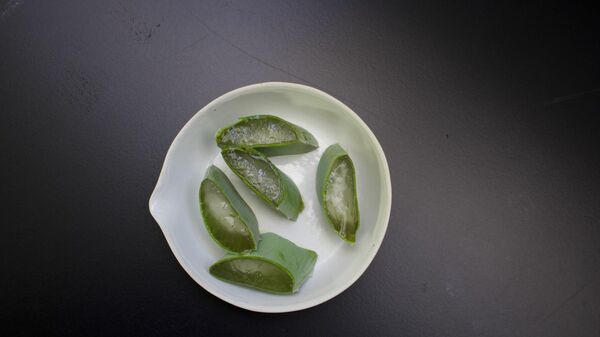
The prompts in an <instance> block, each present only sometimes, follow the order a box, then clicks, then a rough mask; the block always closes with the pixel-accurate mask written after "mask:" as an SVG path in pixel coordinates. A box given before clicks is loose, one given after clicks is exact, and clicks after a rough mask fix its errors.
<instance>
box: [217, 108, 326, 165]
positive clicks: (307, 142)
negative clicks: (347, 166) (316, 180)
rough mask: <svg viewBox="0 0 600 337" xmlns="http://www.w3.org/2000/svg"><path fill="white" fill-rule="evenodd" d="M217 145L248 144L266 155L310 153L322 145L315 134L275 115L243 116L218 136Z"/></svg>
mask: <svg viewBox="0 0 600 337" xmlns="http://www.w3.org/2000/svg"><path fill="white" fill-rule="evenodd" d="M215 138H216V140H217V145H218V146H219V147H220V148H222V149H224V148H228V147H231V146H248V147H252V148H253V149H256V150H258V151H260V152H262V153H264V154H265V155H266V156H281V155H287V154H298V153H305V152H310V151H312V150H314V149H316V148H318V147H319V143H318V142H317V140H316V139H315V137H314V136H313V135H312V134H311V133H310V132H308V131H306V130H305V129H304V128H301V127H299V126H298V125H295V124H292V123H290V122H288V121H286V120H283V119H281V118H279V117H275V116H271V115H256V116H246V117H241V118H240V120H239V121H238V122H237V123H235V124H233V125H230V126H226V127H224V128H222V129H220V130H219V131H217V135H216V137H215Z"/></svg>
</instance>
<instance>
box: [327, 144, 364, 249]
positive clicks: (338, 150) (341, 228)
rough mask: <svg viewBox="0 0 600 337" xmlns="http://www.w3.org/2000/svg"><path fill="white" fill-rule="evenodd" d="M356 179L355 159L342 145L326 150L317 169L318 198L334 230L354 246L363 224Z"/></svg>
mask: <svg viewBox="0 0 600 337" xmlns="http://www.w3.org/2000/svg"><path fill="white" fill-rule="evenodd" d="M355 176H356V175H355V172H354V164H353V163H352V159H350V156H349V155H348V153H347V152H346V151H345V150H344V149H343V148H342V147H341V146H340V145H339V144H333V145H331V146H330V147H328V148H327V150H325V152H324V153H323V156H322V157H321V160H320V161H319V167H318V168H317V196H318V198H319V202H320V203H321V207H322V208H323V211H324V212H325V216H326V218H327V220H328V221H329V223H331V225H332V226H333V229H335V231H336V232H337V233H338V235H339V236H340V237H341V238H342V239H344V240H346V241H348V242H352V243H354V242H355V241H356V231H357V230H358V226H359V224H360V215H359V212H358V200H357V196H356V177H355Z"/></svg>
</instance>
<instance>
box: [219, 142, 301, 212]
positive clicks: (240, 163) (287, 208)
mask: <svg viewBox="0 0 600 337" xmlns="http://www.w3.org/2000/svg"><path fill="white" fill-rule="evenodd" d="M221 155H222V156H223V159H224V160H225V163H227V165H228V166H229V168H230V169H231V170H232V171H233V172H234V173H235V174H236V175H237V176H238V177H240V179H241V180H242V181H243V182H244V184H246V186H248V187H249V188H250V189H251V190H252V191H253V192H254V193H255V194H256V195H258V196H259V197H260V198H261V199H262V200H264V201H265V202H266V203H267V204H268V205H270V206H271V207H273V208H274V209H275V210H277V211H279V212H280V213H281V214H283V215H284V216H285V217H287V218H288V219H290V220H294V221H295V220H296V219H297V218H298V214H299V213H300V212H302V210H303V209H304V203H303V201H302V196H301V195H300V191H299V190H298V187H297V186H296V184H295V183H294V182H293V181H292V179H290V177H288V176H287V175H286V174H285V173H283V172H282V171H281V170H279V169H278V168H277V167H276V166H275V165H273V163H271V161H270V160H269V159H268V158H267V157H266V156H265V155H264V154H262V153H261V152H258V151H257V150H254V149H252V148H249V147H230V148H226V149H223V150H222V151H221Z"/></svg>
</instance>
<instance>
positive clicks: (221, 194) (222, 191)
mask: <svg viewBox="0 0 600 337" xmlns="http://www.w3.org/2000/svg"><path fill="white" fill-rule="evenodd" d="M199 194H200V211H201V213H202V218H203V219H204V225H205V226H206V230H207V231H208V233H209V234H210V236H211V237H212V238H213V239H214V241H215V242H216V243H217V244H219V246H221V247H222V248H223V249H225V250H227V251H229V252H232V253H240V252H243V251H248V250H253V249H256V247H257V245H258V242H259V240H260V234H259V232H258V222H257V220H256V216H255V215H254V213H253V212H252V209H250V207H249V206H248V204H246V202H245V201H244V199H242V197H241V196H240V195H239V193H238V192H237V191H236V189H235V187H233V185H232V184H231V181H229V179H228V178H227V176H226V175H225V174H224V173H223V171H221V170H220V169H219V168H218V167H216V166H212V165H211V166H210V167H209V168H208V169H207V171H206V176H205V178H204V180H203V181H202V183H201V184H200V193H199Z"/></svg>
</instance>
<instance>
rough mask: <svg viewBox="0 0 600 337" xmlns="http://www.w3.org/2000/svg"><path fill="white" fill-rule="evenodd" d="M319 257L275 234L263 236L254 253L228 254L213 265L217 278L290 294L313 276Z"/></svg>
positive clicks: (211, 270)
mask: <svg viewBox="0 0 600 337" xmlns="http://www.w3.org/2000/svg"><path fill="white" fill-rule="evenodd" d="M316 262H317V253H315V252H314V251H312V250H309V249H305V248H302V247H298V246H296V245H295V244H294V243H293V242H291V241H289V240H287V239H285V238H282V237H281V236H279V235H277V234H274V233H264V234H263V235H262V239H261V240H260V243H259V244H258V248H257V249H256V250H255V251H251V252H246V253H243V254H241V255H236V254H229V255H226V256H225V257H224V258H222V259H221V260H219V261H217V262H216V263H215V264H213V265H212V266H211V267H210V269H209V272H210V273H211V275H213V276H214V277H216V278H218V279H220V280H222V281H225V282H229V283H233V284H237V285H241V286H246V287H250V288H254V289H258V290H262V291H267V292H272V293H278V294H290V293H294V292H296V291H298V289H299V288H300V286H301V285H302V284H303V283H304V282H305V281H306V280H307V279H308V278H309V277H310V276H311V274H312V271H313V268H314V267H315V263H316Z"/></svg>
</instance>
